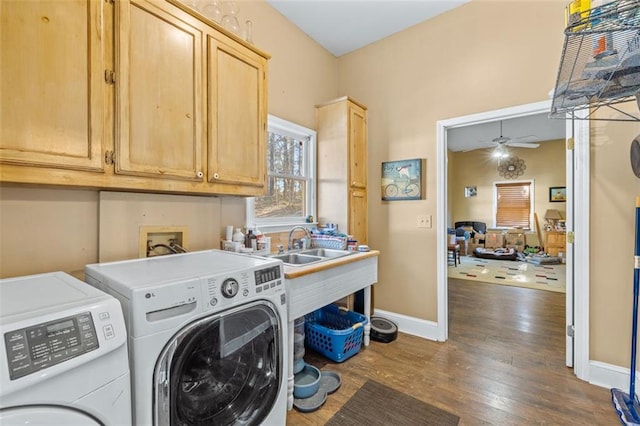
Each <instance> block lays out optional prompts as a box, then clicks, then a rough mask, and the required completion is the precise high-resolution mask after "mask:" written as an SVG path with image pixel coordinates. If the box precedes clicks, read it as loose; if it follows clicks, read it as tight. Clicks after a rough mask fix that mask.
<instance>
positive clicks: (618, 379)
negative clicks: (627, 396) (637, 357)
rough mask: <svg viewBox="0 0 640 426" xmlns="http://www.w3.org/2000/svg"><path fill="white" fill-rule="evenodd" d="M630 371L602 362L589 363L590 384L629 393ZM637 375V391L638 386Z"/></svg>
mask: <svg viewBox="0 0 640 426" xmlns="http://www.w3.org/2000/svg"><path fill="white" fill-rule="evenodd" d="M629 371H630V370H629V369H628V368H624V367H619V366H617V365H612V364H605V363H604V362H600V361H590V362H589V383H591V384H592V385H596V386H601V387H603V388H608V389H611V388H618V389H622V390H623V391H625V392H629ZM637 377H638V374H637V373H636V389H640V387H639V386H638V379H637Z"/></svg>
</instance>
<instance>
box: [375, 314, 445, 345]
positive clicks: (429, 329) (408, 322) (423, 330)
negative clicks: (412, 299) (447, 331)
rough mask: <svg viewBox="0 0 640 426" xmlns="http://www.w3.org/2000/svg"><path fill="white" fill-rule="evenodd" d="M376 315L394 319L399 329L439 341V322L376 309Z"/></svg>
mask: <svg viewBox="0 0 640 426" xmlns="http://www.w3.org/2000/svg"><path fill="white" fill-rule="evenodd" d="M374 315H375V316H379V317H383V318H386V319H388V320H391V321H393V322H394V323H395V324H396V325H397V326H398V331H400V332H402V333H407V334H412V335H414V336H418V337H423V338H425V339H429V340H434V341H438V324H437V323H435V322H433V321H427V320H423V319H418V318H414V317H409V316H407V315H402V314H396V313H393V312H388V311H383V310H380V309H375V313H374Z"/></svg>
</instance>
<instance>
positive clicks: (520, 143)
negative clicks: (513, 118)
mask: <svg viewBox="0 0 640 426" xmlns="http://www.w3.org/2000/svg"><path fill="white" fill-rule="evenodd" d="M537 140H538V137H537V136H535V135H528V136H520V137H517V138H511V137H509V136H503V135H502V120H500V136H498V137H496V138H493V139H491V142H490V145H489V146H488V147H487V146H479V147H477V148H473V149H483V148H489V147H491V146H493V147H494V151H493V155H494V156H495V157H505V156H507V155H508V154H507V147H514V148H538V147H539V146H540V144H538V143H532V142H535V141H537ZM481 143H485V144H486V142H481ZM469 151H471V150H469Z"/></svg>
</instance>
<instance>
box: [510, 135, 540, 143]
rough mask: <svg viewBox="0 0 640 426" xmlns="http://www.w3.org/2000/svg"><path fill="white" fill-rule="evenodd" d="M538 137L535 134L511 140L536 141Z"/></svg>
mask: <svg viewBox="0 0 640 426" xmlns="http://www.w3.org/2000/svg"><path fill="white" fill-rule="evenodd" d="M538 140H539V138H538V137H537V136H536V135H527V136H519V137H517V138H513V139H511V141H512V142H537V141H538Z"/></svg>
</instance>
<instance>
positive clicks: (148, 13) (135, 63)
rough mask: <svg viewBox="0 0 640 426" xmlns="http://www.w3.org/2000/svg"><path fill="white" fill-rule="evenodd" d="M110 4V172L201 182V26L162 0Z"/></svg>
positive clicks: (203, 122)
mask: <svg viewBox="0 0 640 426" xmlns="http://www.w3.org/2000/svg"><path fill="white" fill-rule="evenodd" d="M116 5H117V13H116V28H118V37H117V39H116V40H117V53H118V54H117V55H116V70H117V72H116V79H115V80H116V81H115V84H116V117H117V118H118V120H117V123H118V126H117V128H116V137H115V142H116V150H115V154H116V155H115V164H116V173H119V174H126V175H138V176H151V177H154V178H161V179H178V180H180V179H185V180H193V181H199V182H203V181H204V179H203V169H202V159H203V152H202V136H203V129H204V125H205V116H204V114H203V107H202V100H203V87H202V86H203V85H202V83H203V75H202V64H203V61H202V43H203V38H204V34H203V31H202V29H199V28H197V27H196V26H194V25H191V24H190V23H189V22H185V20H181V19H180V18H179V17H176V16H173V15H172V14H171V13H169V11H165V10H163V9H162V8H161V6H169V5H167V4H164V3H160V2H157V1H156V2H146V1H143V0H141V1H137V0H135V1H130V2H129V1H118V2H117V3H116ZM167 9H169V8H167Z"/></svg>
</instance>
